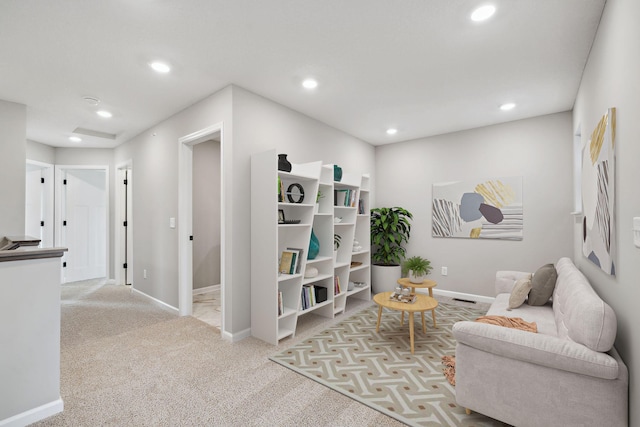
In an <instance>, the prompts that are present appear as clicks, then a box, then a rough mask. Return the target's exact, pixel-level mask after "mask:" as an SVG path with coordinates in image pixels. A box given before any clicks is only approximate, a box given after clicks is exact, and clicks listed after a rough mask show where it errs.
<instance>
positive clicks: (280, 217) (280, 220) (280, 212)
mask: <svg viewBox="0 0 640 427" xmlns="http://www.w3.org/2000/svg"><path fill="white" fill-rule="evenodd" d="M278 224H284V210H282V209H278Z"/></svg>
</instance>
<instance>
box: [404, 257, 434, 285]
mask: <svg viewBox="0 0 640 427" xmlns="http://www.w3.org/2000/svg"><path fill="white" fill-rule="evenodd" d="M432 269H433V267H432V266H431V261H429V260H428V259H426V258H422V257H421V256H412V257H410V258H407V259H406V260H405V261H404V262H403V263H402V271H403V272H404V273H408V274H409V276H408V277H409V281H410V282H411V283H422V282H423V281H424V277H425V276H427V275H428V274H429V273H430V272H431V270H432Z"/></svg>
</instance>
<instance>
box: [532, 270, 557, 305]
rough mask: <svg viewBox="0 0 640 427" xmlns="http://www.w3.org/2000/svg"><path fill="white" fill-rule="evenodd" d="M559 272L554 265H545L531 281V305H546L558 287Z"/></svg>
mask: <svg viewBox="0 0 640 427" xmlns="http://www.w3.org/2000/svg"><path fill="white" fill-rule="evenodd" d="M557 279H558V272H557V271H556V268H555V267H554V266H553V264H547V265H543V266H542V267H540V268H539V269H538V271H536V272H535V273H534V275H533V279H531V291H530V292H529V300H528V301H527V302H528V303H529V305H545V304H546V303H547V301H549V298H551V295H553V290H554V289H555V287H556V280H557Z"/></svg>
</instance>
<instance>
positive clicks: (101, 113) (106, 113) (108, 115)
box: [96, 110, 113, 119]
mask: <svg viewBox="0 0 640 427" xmlns="http://www.w3.org/2000/svg"><path fill="white" fill-rule="evenodd" d="M96 114H97V115H99V116H100V117H104V118H105V119H108V118H110V117H112V116H113V114H111V113H110V112H108V111H106V110H100V111H96Z"/></svg>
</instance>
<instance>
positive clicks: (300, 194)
mask: <svg viewBox="0 0 640 427" xmlns="http://www.w3.org/2000/svg"><path fill="white" fill-rule="evenodd" d="M287 200H289V203H302V202H303V201H304V188H303V187H302V185H300V184H298V183H297V182H294V183H293V184H291V185H289V187H288V188H287Z"/></svg>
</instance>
